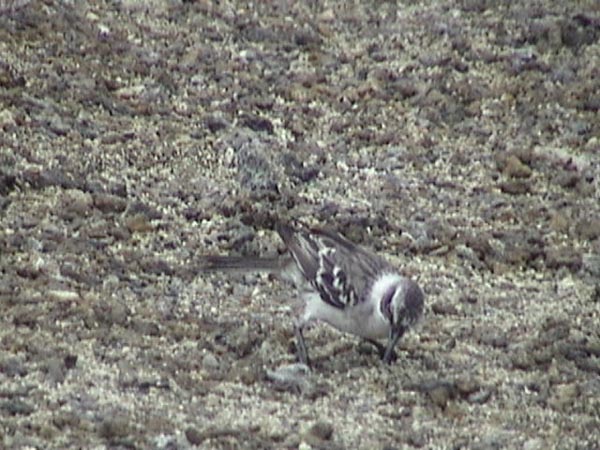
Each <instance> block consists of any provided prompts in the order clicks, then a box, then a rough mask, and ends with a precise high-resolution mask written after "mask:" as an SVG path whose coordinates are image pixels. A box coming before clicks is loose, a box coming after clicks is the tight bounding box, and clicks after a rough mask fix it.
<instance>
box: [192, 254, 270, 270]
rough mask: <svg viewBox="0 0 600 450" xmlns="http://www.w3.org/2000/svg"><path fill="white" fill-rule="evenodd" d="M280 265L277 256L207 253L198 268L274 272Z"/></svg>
mask: <svg viewBox="0 0 600 450" xmlns="http://www.w3.org/2000/svg"><path fill="white" fill-rule="evenodd" d="M280 266H281V261H280V259H279V258H278V257H272V258H261V257H255V256H215V255H207V256H203V257H202V258H201V263H200V270H201V271H203V272H218V271H243V272H276V271H278V270H279V269H280V268H281V267H280Z"/></svg>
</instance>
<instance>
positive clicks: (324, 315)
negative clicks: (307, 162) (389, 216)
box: [203, 225, 423, 364]
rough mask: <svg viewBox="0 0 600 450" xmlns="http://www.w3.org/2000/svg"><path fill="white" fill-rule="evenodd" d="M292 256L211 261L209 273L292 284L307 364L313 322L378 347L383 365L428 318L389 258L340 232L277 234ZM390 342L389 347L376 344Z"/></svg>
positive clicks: (287, 230)
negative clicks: (267, 275)
mask: <svg viewBox="0 0 600 450" xmlns="http://www.w3.org/2000/svg"><path fill="white" fill-rule="evenodd" d="M277 231H278V233H279V235H280V236H281V238H282V240H283V242H284V243H285V245H286V247H287V249H288V252H289V255H287V256H282V257H276V258H247V257H220V256H217V257H206V258H205V262H204V266H203V269H204V270H223V269H224V270H232V269H234V270H251V271H256V270H267V271H271V272H278V273H279V274H280V276H281V277H282V278H284V279H285V280H288V281H291V282H292V283H293V284H294V285H295V286H296V287H297V288H298V289H299V290H300V293H301V295H302V298H303V300H304V302H305V307H304V311H303V313H302V315H301V316H300V317H298V318H297V320H296V322H295V331H296V337H297V344H298V353H299V355H298V356H299V359H300V361H301V362H303V363H305V364H308V352H307V350H306V344H305V341H304V336H303V333H302V332H303V329H304V328H305V327H306V325H307V324H309V323H310V322H313V321H323V322H326V323H328V324H330V325H331V326H333V327H334V328H336V329H338V330H340V331H343V332H346V333H350V334H354V335H357V336H360V337H362V338H365V339H367V340H369V341H370V342H372V343H373V344H375V345H376V346H377V348H378V349H379V350H380V352H381V357H382V359H383V361H384V362H386V363H390V362H391V361H392V359H393V354H394V352H393V348H394V346H395V344H396V342H397V341H398V340H399V339H400V337H401V336H402V335H403V334H404V332H405V331H406V330H407V329H408V328H409V327H410V326H411V325H413V324H414V323H416V322H417V321H418V319H419V318H420V317H421V315H422V313H423V292H422V291H421V289H420V288H419V286H418V285H417V284H416V283H415V282H414V281H412V280H410V279H408V278H406V277H403V276H402V275H400V274H399V273H398V271H397V270H396V269H395V268H394V267H393V266H392V265H391V264H389V263H388V262H387V261H386V260H385V259H383V258H381V257H379V256H377V255H376V254H374V253H372V252H371V251H369V250H367V249H365V248H363V247H361V246H358V245H355V244H353V243H352V242H350V241H349V240H348V239H346V238H345V237H344V236H342V235H341V234H339V233H336V232H332V231H326V230H320V229H307V228H304V227H299V228H297V229H295V228H292V227H290V226H288V225H281V226H279V227H278V229H277ZM384 338H387V339H388V343H387V346H383V345H381V344H379V343H378V342H377V340H378V339H384Z"/></svg>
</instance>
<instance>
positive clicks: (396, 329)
mask: <svg viewBox="0 0 600 450" xmlns="http://www.w3.org/2000/svg"><path fill="white" fill-rule="evenodd" d="M405 331H406V328H405V327H403V326H398V325H396V326H393V327H392V328H391V329H390V336H389V338H388V343H387V346H386V348H385V353H384V354H383V359H382V360H383V362H384V363H386V364H391V363H392V362H393V360H394V359H395V357H396V353H395V352H394V347H395V346H396V343H397V342H398V341H399V340H400V338H401V337H402V335H403V334H404V332H405Z"/></svg>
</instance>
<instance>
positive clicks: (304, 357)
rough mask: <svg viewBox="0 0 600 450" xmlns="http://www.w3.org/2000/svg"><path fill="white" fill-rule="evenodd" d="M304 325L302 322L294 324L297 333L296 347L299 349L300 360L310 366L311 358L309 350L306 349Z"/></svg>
mask: <svg viewBox="0 0 600 450" xmlns="http://www.w3.org/2000/svg"><path fill="white" fill-rule="evenodd" d="M303 329H304V325H303V324H302V323H295V324H294V334H295V335H296V349H297V351H298V360H299V361H300V362H301V363H302V364H304V365H306V366H307V367H310V359H309V358H308V350H307V349H306V341H305V340H304V334H303Z"/></svg>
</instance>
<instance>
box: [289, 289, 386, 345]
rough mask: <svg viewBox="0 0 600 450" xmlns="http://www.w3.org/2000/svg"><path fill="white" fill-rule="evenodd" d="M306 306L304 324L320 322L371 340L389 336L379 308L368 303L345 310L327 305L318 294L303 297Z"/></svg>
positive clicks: (303, 317) (307, 294)
mask: <svg viewBox="0 0 600 450" xmlns="http://www.w3.org/2000/svg"><path fill="white" fill-rule="evenodd" d="M303 298H304V300H305V302H306V306H305V308H304V314H303V316H302V319H301V320H302V322H304V323H305V324H306V323H309V322H312V321H314V320H320V321H323V322H326V323H328V324H329V325H331V326H332V327H334V328H336V329H338V330H339V331H343V332H345V333H350V334H354V335H356V336H361V337H364V338H369V339H383V338H386V337H387V336H388V333H389V325H388V323H387V321H386V320H385V319H384V317H383V316H382V315H381V313H380V312H379V308H377V307H376V305H374V304H373V303H371V302H369V301H367V302H362V303H359V304H357V305H355V306H351V307H347V308H345V309H340V308H336V307H334V306H331V305H329V304H327V303H325V302H324V301H323V300H321V297H320V296H319V294H317V293H306V294H305V295H304V296H303Z"/></svg>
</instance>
